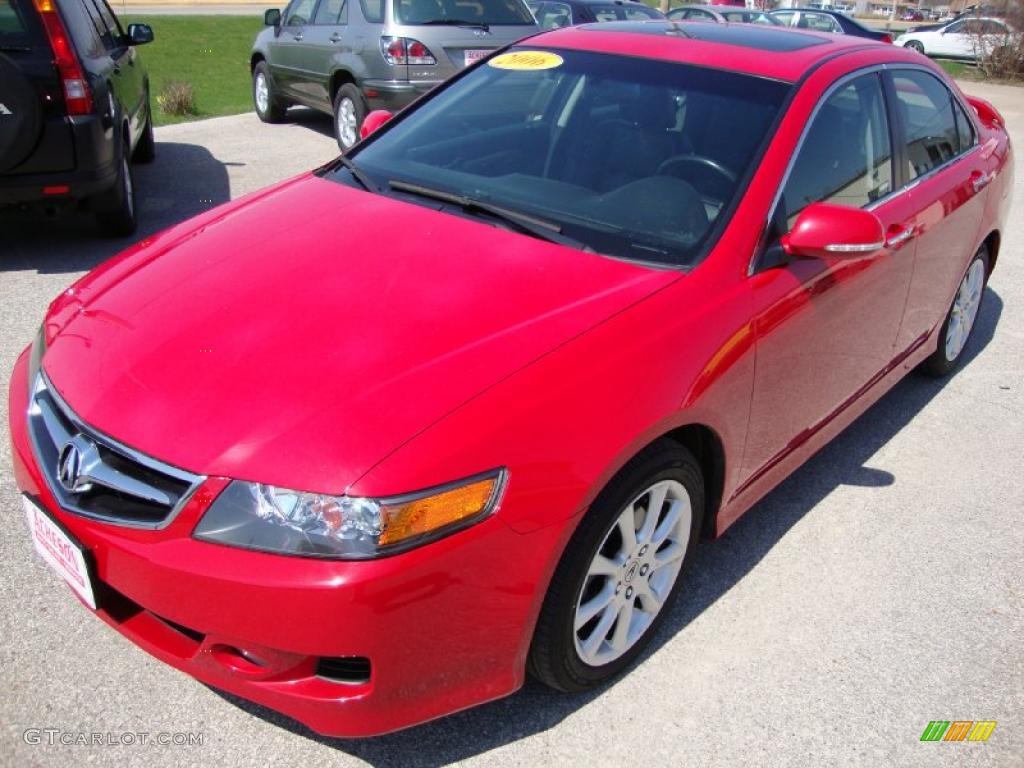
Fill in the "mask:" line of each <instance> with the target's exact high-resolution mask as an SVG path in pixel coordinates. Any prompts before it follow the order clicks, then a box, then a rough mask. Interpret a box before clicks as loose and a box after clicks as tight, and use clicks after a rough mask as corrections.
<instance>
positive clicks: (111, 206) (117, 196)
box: [96, 148, 139, 237]
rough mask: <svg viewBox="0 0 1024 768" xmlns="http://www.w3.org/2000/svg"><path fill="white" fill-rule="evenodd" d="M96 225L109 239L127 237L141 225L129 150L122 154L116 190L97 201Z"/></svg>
mask: <svg viewBox="0 0 1024 768" xmlns="http://www.w3.org/2000/svg"><path fill="white" fill-rule="evenodd" d="M97 208H98V211H97V213H96V223H97V224H98V225H99V228H100V232H101V233H102V234H104V235H106V236H108V237H127V236H128V235H131V234H133V233H134V232H135V230H136V228H137V227H138V225H139V220H138V217H137V216H136V212H135V183H134V179H133V178H132V167H131V164H130V163H129V162H128V151H127V148H125V150H124V151H123V152H122V153H121V167H120V170H119V171H118V174H117V182H116V184H115V185H114V188H113V189H112V190H111V191H110V192H108V193H107V194H106V195H104V196H103V197H102V198H100V200H98V201H97Z"/></svg>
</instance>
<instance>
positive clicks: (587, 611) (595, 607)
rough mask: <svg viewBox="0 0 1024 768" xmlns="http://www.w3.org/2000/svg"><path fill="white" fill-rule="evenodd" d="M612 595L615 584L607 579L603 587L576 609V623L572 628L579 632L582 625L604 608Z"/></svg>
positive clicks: (613, 594) (613, 595)
mask: <svg viewBox="0 0 1024 768" xmlns="http://www.w3.org/2000/svg"><path fill="white" fill-rule="evenodd" d="M614 597H615V585H614V584H613V583H612V582H611V580H610V579H609V580H608V581H607V582H606V583H605V585H604V589H602V590H601V591H600V592H598V593H597V594H596V595H594V596H593V597H592V598H590V599H589V600H587V602H585V603H584V604H583V605H581V606H580V607H579V608H577V609H576V623H575V626H574V629H575V630H576V631H577V632H579V631H580V629H581V628H582V627H583V625H585V624H586V623H587V622H588V621H590V620H591V619H593V618H594V617H595V616H597V614H599V613H600V612H601V611H602V610H604V608H605V607H606V606H607V605H608V603H610V602H611V601H612V599H613V598H614Z"/></svg>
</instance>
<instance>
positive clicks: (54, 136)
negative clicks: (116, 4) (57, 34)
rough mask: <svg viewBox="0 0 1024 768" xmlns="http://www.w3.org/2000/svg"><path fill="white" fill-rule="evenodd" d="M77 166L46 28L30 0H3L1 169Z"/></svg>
mask: <svg viewBox="0 0 1024 768" xmlns="http://www.w3.org/2000/svg"><path fill="white" fill-rule="evenodd" d="M73 166H74V153H73V149H72V135H71V128H70V126H69V125H68V124H67V121H66V120H65V117H64V95H63V90H62V85H61V81H60V78H59V76H58V74H57V70H56V68H55V67H54V65H53V52H52V51H51V49H50V42H49V39H48V38H47V36H46V31H45V30H44V29H43V25H42V23H41V21H40V19H39V16H38V14H37V13H36V10H35V7H34V6H33V3H32V0H0V174H4V175H14V174H26V173H44V172H50V171H61V170H68V169H70V168H72V167H73Z"/></svg>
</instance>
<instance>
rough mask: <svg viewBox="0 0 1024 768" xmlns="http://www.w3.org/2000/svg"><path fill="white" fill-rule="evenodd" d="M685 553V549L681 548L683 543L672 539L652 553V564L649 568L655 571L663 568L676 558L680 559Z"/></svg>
mask: <svg viewBox="0 0 1024 768" xmlns="http://www.w3.org/2000/svg"><path fill="white" fill-rule="evenodd" d="M685 554H686V550H685V549H683V545H682V544H679V543H678V542H675V541H673V542H671V543H670V544H669V545H668V546H667V547H665V548H664V549H662V550H660V551H659V552H658V553H657V554H655V555H654V565H652V566H651V570H653V571H657V570H659V569H660V568H664V567H665V566H666V565H668V564H670V563H674V562H675V561H676V560H681V559H682V558H683V555H685Z"/></svg>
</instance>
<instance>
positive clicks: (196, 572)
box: [9, 354, 569, 737]
mask: <svg viewBox="0 0 1024 768" xmlns="http://www.w3.org/2000/svg"><path fill="white" fill-rule="evenodd" d="M26 365H27V354H23V355H22V356H21V358H20V359H19V360H18V362H17V364H16V366H15V369H14V372H13V376H12V380H11V388H10V402H9V411H10V412H9V418H10V428H11V437H12V445H13V450H12V458H13V463H14V471H15V477H16V480H17V483H18V486H19V488H20V489H21V490H22V491H23V492H24V493H26V494H28V495H29V496H31V497H33V498H34V499H35V500H36V501H37V502H38V503H39V504H41V505H42V506H43V507H45V508H46V509H47V510H48V511H49V513H50V514H51V515H52V516H53V517H54V518H56V519H57V520H59V521H60V522H61V523H62V524H63V525H64V526H65V527H66V528H67V529H68V530H69V531H70V532H71V533H72V534H73V535H74V536H75V537H76V538H77V539H78V540H79V542H81V543H82V544H83V545H84V546H85V547H86V548H87V549H88V550H89V551H90V552H91V554H92V559H93V562H94V563H95V575H96V578H97V581H98V582H99V583H98V584H97V585H96V586H97V593H98V605H99V609H98V610H97V614H98V615H99V616H100V618H102V619H103V620H104V621H105V622H107V623H108V624H110V625H111V626H113V627H114V628H115V629H117V630H118V631H119V632H121V633H122V634H124V635H125V636H127V637H128V638H129V639H131V640H132V641H133V642H135V643H136V644H138V645H139V646H141V647H142V648H144V649H145V650H147V651H148V652H150V653H151V654H153V655H154V656H156V657H157V658H159V659H161V660H163V661H165V662H167V663H168V664H171V665H172V666H174V667H177V668H178V669H181V670H183V671H185V672H187V673H189V674H190V675H192V676H193V677H195V678H197V679H199V680H201V681H203V682H204V683H208V684H210V685H212V686H215V687H217V688H221V689H223V690H225V691H228V692H230V693H233V694H235V695H238V696H241V697H243V698H246V699H249V700H251V701H254V702H257V703H259V704H262V705H264V706H267V707H270V708H271V709H274V710H277V711H279V712H281V713H283V714H285V715H288V716H290V717H292V718H294V719H296V720H298V721H300V722H302V723H305V724H306V725H308V726H309V727H310V728H312V729H313V730H315V731H317V732H319V733H321V734H324V735H329V736H342V737H359V736H371V735H375V734H380V733H385V732H388V731H393V730H396V729H399V728H404V727H407V726H410V725H414V724H416V723H420V722H423V721H426V720H429V719H432V718H435V717H439V716H441V715H445V714H449V713H451V712H454V711H457V710H459V709H463V708H466V707H469V706H472V705H474V704H478V703H482V702H484V701H487V700H490V699H494V698H498V697H501V696H504V695H507V694H509V693H511V692H513V691H515V690H516V689H517V688H518V687H519V686H520V685H521V684H522V681H523V676H524V669H525V659H526V653H527V650H528V648H529V641H530V636H531V634H532V629H533V625H534V622H535V620H536V615H537V612H538V610H539V607H540V601H541V599H542V597H543V594H544V591H545V589H546V586H547V583H548V580H549V578H550V575H551V570H552V569H553V567H554V563H555V560H556V554H557V553H558V552H560V550H561V546H562V545H563V543H564V538H565V537H566V536H567V535H568V533H567V531H566V529H567V528H568V527H569V526H561V525H556V526H549V527H548V528H544V529H541V530H539V531H537V532H535V533H532V534H527V535H524V534H519V533H516V532H514V531H512V530H511V529H510V528H509V527H508V526H507V525H506V524H505V523H504V522H502V520H501V519H500V518H499V517H491V518H489V519H487V520H485V521H483V522H481V523H479V524H478V525H476V526H473V527H471V528H468V529H466V530H464V531H462V532H460V533H457V534H454V535H452V536H449V537H447V538H445V539H442V540H440V541H437V542H435V543H433V544H430V545H427V546H424V547H422V548H420V549H416V550H412V551H410V552H407V553H404V554H400V555H396V556H394V557H389V558H383V559H380V560H374V561H364V562H339V561H319V560H310V559H305V558H299V557H284V556H279V555H271V554H266V553H261V552H252V551H246V550H242V549H236V548H232V547H226V546H220V545H215V544H210V543H206V542H201V541H197V540H195V539H193V538H191V535H190V534H191V531H192V529H193V528H194V527H195V524H196V523H197V522H198V520H199V518H200V516H201V515H202V513H203V511H204V510H205V509H206V507H207V506H208V505H209V503H210V502H211V501H212V500H213V498H214V497H215V496H216V494H217V493H218V492H219V490H220V489H221V488H223V487H224V485H225V484H226V480H224V479H223V478H212V479H210V480H208V481H207V482H206V483H205V484H204V485H203V486H201V487H200V488H199V490H198V491H196V493H195V494H194V495H193V497H192V498H191V500H190V501H189V502H188V503H187V504H186V505H185V507H184V508H183V509H182V510H181V512H180V513H179V514H178V515H177V517H176V518H174V520H173V522H172V523H171V524H170V525H168V526H167V527H166V528H164V529H162V530H141V529H137V528H127V527H123V526H118V525H112V524H108V523H103V522H99V521H95V520H89V519H86V518H83V517H81V516H78V515H74V514H70V513H68V512H65V511H63V510H62V509H61V508H60V507H59V506H58V505H57V503H56V500H55V499H54V497H53V496H52V494H51V493H50V491H49V489H48V487H47V484H46V482H45V481H44V479H43V477H42V475H41V472H40V467H39V466H38V464H37V462H36V460H35V456H34V454H33V452H32V450H31V447H30V439H29V435H28V431H27V424H26V422H27V419H26V410H27V403H28V382H27V371H26ZM323 657H331V658H336V657H360V658H366V659H369V662H370V670H371V672H370V676H369V679H368V680H365V681H361V682H354V683H353V682H350V683H339V682H333V681H331V680H328V679H325V678H324V677H321V676H317V674H316V665H317V663H318V660H320V659H321V658H323Z"/></svg>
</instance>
